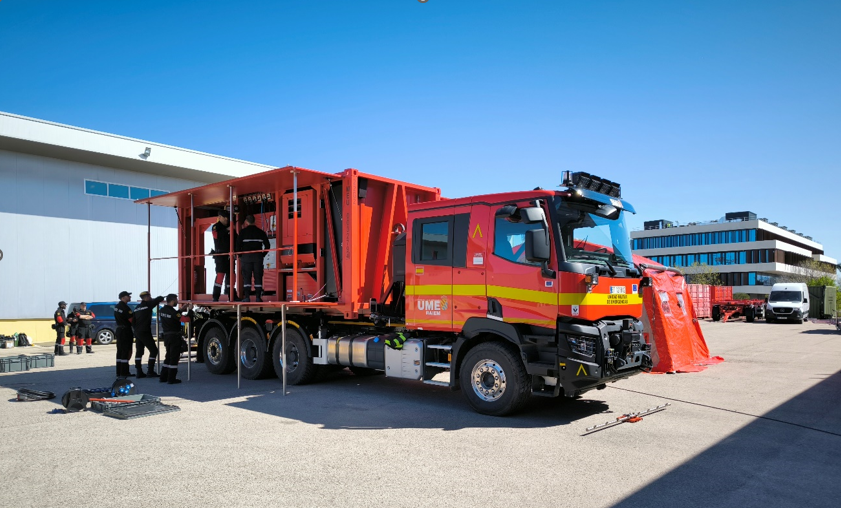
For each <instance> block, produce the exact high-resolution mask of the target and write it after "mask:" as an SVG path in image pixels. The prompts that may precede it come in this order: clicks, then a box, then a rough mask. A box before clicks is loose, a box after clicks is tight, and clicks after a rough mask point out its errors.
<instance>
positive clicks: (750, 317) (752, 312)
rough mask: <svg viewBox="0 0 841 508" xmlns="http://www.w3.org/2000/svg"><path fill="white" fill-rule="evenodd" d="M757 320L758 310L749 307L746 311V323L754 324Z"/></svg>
mask: <svg viewBox="0 0 841 508" xmlns="http://www.w3.org/2000/svg"><path fill="white" fill-rule="evenodd" d="M755 319H756V309H754V308H753V307H748V308H747V309H745V321H747V322H748V323H753V322H754V320H755Z"/></svg>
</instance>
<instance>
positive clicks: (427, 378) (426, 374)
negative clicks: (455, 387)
mask: <svg viewBox="0 0 841 508" xmlns="http://www.w3.org/2000/svg"><path fill="white" fill-rule="evenodd" d="M425 346H426V347H425V352H424V369H423V382H424V383H426V384H428V385H435V386H450V381H435V380H434V379H432V378H433V377H434V376H436V375H438V374H440V373H441V372H447V373H448V374H449V376H450V379H452V376H453V373H452V371H451V370H450V362H451V361H452V360H451V353H452V350H453V346H452V344H426V345H425ZM440 352H445V353H446V355H447V361H446V362H440V361H427V360H428V359H429V358H428V357H429V356H433V355H437V354H439V353H440ZM427 353H433V354H427ZM436 360H437V359H436ZM430 369H439V372H435V373H431V375H430Z"/></svg>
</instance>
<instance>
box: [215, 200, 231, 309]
mask: <svg viewBox="0 0 841 508" xmlns="http://www.w3.org/2000/svg"><path fill="white" fill-rule="evenodd" d="M229 224H230V219H229V218H228V212H226V211H225V210H220V211H219V219H218V220H217V221H216V223H215V224H214V225H213V228H212V232H213V253H214V254H216V255H215V256H213V261H214V262H215V263H216V281H215V282H214V284H213V301H214V302H218V301H219V296H220V295H221V294H222V283H223V282H224V284H225V294H226V295H228V299H229V301H233V300H235V299H236V297H232V296H231V273H230V271H231V258H230V256H229V255H228V253H229V252H231V233H230V231H229V230H228V225H229ZM236 244H237V234H236V233H234V245H236Z"/></svg>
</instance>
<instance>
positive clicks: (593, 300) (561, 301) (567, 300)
mask: <svg viewBox="0 0 841 508" xmlns="http://www.w3.org/2000/svg"><path fill="white" fill-rule="evenodd" d="M610 296H611V295H609V294H605V293H561V294H559V295H558V305H640V304H642V297H641V296H639V295H637V294H629V295H612V296H627V297H628V303H622V304H615V303H608V301H609V298H608V297H610Z"/></svg>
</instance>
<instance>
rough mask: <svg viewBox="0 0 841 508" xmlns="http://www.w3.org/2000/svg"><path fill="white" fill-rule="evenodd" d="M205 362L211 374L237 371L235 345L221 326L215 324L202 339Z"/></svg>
mask: <svg viewBox="0 0 841 508" xmlns="http://www.w3.org/2000/svg"><path fill="white" fill-rule="evenodd" d="M202 349H203V350H204V364H205V365H207V370H208V371H210V373H211V374H230V373H231V372H233V371H235V370H236V368H237V364H236V362H235V354H234V347H233V346H232V345H231V343H230V341H229V340H228V334H227V333H225V330H223V329H222V328H221V327H219V326H214V327H212V328H211V329H210V330H208V331H207V333H206V334H205V335H204V338H203V339H202Z"/></svg>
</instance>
